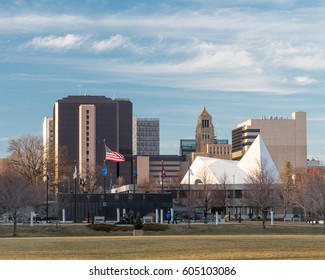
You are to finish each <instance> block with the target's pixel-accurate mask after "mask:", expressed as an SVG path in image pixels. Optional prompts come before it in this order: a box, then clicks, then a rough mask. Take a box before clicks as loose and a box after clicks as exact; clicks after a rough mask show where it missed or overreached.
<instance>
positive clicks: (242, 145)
mask: <svg viewBox="0 0 325 280" xmlns="http://www.w3.org/2000/svg"><path fill="white" fill-rule="evenodd" d="M259 134H260V135H261V136H262V138H263V140H264V143H265V145H266V147H267V149H268V151H269V153H270V155H271V157H272V159H273V161H274V163H275V165H276V167H277V169H278V171H279V172H281V171H282V170H283V168H284V162H285V161H290V163H291V164H292V166H293V168H296V167H306V161H307V127H306V113H305V112H294V113H292V115H291V118H289V117H283V116H281V117H266V116H263V117H262V118H261V119H250V120H247V121H245V122H243V123H240V124H238V125H237V128H235V129H233V130H232V158H233V159H235V160H236V159H241V158H242V157H243V156H244V154H245V153H246V152H247V151H248V149H249V147H250V146H251V144H252V143H253V142H254V139H255V138H256V137H257V135H259Z"/></svg>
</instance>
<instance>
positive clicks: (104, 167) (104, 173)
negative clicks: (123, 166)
mask: <svg viewBox="0 0 325 280" xmlns="http://www.w3.org/2000/svg"><path fill="white" fill-rule="evenodd" d="M102 172H103V177H104V203H103V207H104V221H106V208H107V203H106V175H107V169H106V165H105V160H104V166H103V169H102Z"/></svg>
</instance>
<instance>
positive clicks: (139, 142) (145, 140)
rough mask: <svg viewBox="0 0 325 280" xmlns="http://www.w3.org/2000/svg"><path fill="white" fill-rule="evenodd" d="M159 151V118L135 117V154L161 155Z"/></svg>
mask: <svg viewBox="0 0 325 280" xmlns="http://www.w3.org/2000/svg"><path fill="white" fill-rule="evenodd" d="M159 151H160V131H159V119H158V118H137V117H133V154H134V155H140V156H149V155H159Z"/></svg>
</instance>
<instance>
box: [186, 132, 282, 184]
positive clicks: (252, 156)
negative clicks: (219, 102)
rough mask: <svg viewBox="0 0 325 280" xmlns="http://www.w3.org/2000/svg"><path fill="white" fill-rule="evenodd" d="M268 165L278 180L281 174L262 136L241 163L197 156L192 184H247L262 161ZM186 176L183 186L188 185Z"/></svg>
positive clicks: (191, 172)
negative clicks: (251, 174) (252, 172)
mask: <svg viewBox="0 0 325 280" xmlns="http://www.w3.org/2000/svg"><path fill="white" fill-rule="evenodd" d="M262 160H264V161H265V162H266V163H267V166H266V168H267V169H268V170H269V171H270V172H272V173H273V174H274V176H275V177H276V178H277V179H278V178H279V172H278V170H277V168H276V167H275V164H274V162H273V160H272V157H271V155H270V153H269V152H268V150H267V148H266V146H265V144H264V141H263V139H262V137H261V136H260V135H258V136H257V137H256V139H255V140H254V142H253V144H252V145H251V147H250V148H249V149H248V151H247V152H246V154H245V155H244V156H243V158H242V159H241V160H240V161H235V160H224V159H218V158H210V157H202V156H197V157H196V158H195V160H194V162H193V163H192V165H191V167H190V170H189V171H190V184H191V185H192V184H197V183H202V181H203V180H205V181H206V183H207V184H221V183H223V182H226V183H227V184H246V183H247V182H246V179H247V176H248V175H249V174H250V172H251V171H253V170H254V169H256V168H258V166H259V165H260V164H261V161H262ZM189 171H187V173H186V174H185V176H184V178H183V180H182V181H181V184H188V179H189V174H188V172H189Z"/></svg>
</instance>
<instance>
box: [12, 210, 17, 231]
mask: <svg viewBox="0 0 325 280" xmlns="http://www.w3.org/2000/svg"><path fill="white" fill-rule="evenodd" d="M12 221H13V223H14V229H13V233H12V236H13V237H16V236H17V213H16V212H15V213H14V214H13V215H12Z"/></svg>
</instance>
